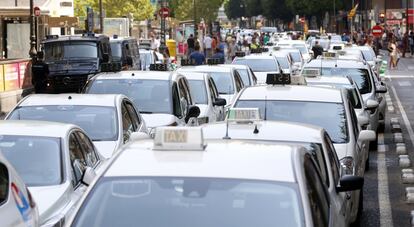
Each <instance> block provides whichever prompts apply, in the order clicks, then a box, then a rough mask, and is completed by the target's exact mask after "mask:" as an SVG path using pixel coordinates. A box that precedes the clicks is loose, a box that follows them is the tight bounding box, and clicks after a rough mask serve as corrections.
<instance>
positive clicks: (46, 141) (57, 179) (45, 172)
mask: <svg viewBox="0 0 414 227" xmlns="http://www.w3.org/2000/svg"><path fill="white" fill-rule="evenodd" d="M60 146H61V145H60V139H59V138H51V137H34V136H14V135H2V136H0V150H1V151H2V153H3V155H4V156H5V157H6V158H7V160H8V161H9V162H10V163H11V164H12V165H13V166H14V168H15V169H16V171H17V173H18V174H19V175H20V177H21V178H22V179H23V181H24V182H25V183H26V185H27V186H49V185H57V184H60V183H61V182H62V162H61V153H62V152H61V148H60Z"/></svg>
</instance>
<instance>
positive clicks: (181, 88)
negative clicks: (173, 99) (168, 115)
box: [178, 77, 193, 117]
mask: <svg viewBox="0 0 414 227" xmlns="http://www.w3.org/2000/svg"><path fill="white" fill-rule="evenodd" d="M178 94H179V97H180V106H181V109H182V113H183V115H184V117H186V116H187V114H188V110H189V108H190V106H192V105H193V103H192V99H191V95H190V88H189V86H188V83H187V80H186V79H185V78H184V77H181V78H179V79H178Z"/></svg>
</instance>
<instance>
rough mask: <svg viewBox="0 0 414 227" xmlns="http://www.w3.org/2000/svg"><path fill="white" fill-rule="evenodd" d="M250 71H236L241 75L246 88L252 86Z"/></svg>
mask: <svg viewBox="0 0 414 227" xmlns="http://www.w3.org/2000/svg"><path fill="white" fill-rule="evenodd" d="M247 70H248V69H237V70H236V71H237V72H238V73H239V75H240V78H241V79H242V81H243V84H244V85H246V86H251V85H252V84H251V82H250V78H249V72H248V71H247Z"/></svg>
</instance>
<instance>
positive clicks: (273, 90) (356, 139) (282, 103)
mask: <svg viewBox="0 0 414 227" xmlns="http://www.w3.org/2000/svg"><path fill="white" fill-rule="evenodd" d="M282 76H283V75H282ZM288 82H290V79H289V78H285V77H278V76H274V75H269V77H268V84H269V85H263V86H256V87H248V88H245V89H243V91H242V92H240V94H239V96H238V97H237V99H236V102H235V103H234V105H233V106H232V107H233V108H259V110H260V115H261V119H264V120H278V121H290V122H299V123H305V124H313V125H317V126H319V127H322V128H325V130H326V131H327V132H328V134H329V136H330V137H331V138H332V141H333V143H334V146H335V150H336V152H337V155H338V158H339V159H340V161H341V164H342V165H344V166H345V172H346V173H347V174H352V175H356V176H361V177H363V176H364V172H365V164H366V160H367V158H368V154H369V153H368V152H369V145H368V142H370V141H373V140H375V138H376V133H375V132H374V131H372V130H361V128H360V126H359V124H358V120H357V116H356V115H355V112H354V110H353V106H352V103H351V102H350V101H349V100H348V96H347V92H346V91H345V90H344V89H341V90H338V89H333V88H321V87H312V86H295V85H288ZM278 84H280V85H281V86H278ZM359 194H360V193H359V192H358V193H355V192H354V193H353V196H352V199H353V204H358V201H359ZM357 208H358V205H355V207H354V209H353V211H352V212H353V213H352V214H351V217H352V218H351V221H355V220H356V217H357V211H358V209H357Z"/></svg>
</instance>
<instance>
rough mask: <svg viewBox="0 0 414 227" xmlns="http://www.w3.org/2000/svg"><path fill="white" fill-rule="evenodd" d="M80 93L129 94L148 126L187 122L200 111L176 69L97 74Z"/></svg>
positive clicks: (186, 84) (186, 82) (187, 85)
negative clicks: (173, 70)
mask: <svg viewBox="0 0 414 227" xmlns="http://www.w3.org/2000/svg"><path fill="white" fill-rule="evenodd" d="M153 66H154V67H155V66H157V65H153ZM161 66H162V65H161ZM83 93H87V94H124V95H126V96H128V97H129V98H130V99H131V101H132V102H133V103H134V104H135V105H136V106H137V107H138V108H139V110H140V112H141V114H142V117H143V118H144V120H145V123H146V125H147V127H148V128H150V129H151V128H155V127H159V126H176V125H186V124H187V123H188V122H190V118H197V117H198V114H199V112H200V110H199V108H198V107H197V106H195V104H194V101H193V98H192V96H191V92H190V86H189V84H188V81H187V79H186V78H185V77H184V76H183V75H182V74H180V73H176V72H169V71H121V72H114V73H100V74H97V75H96V76H94V77H92V78H91V79H90V80H89V81H88V82H87V84H86V86H85V89H84V91H83Z"/></svg>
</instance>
